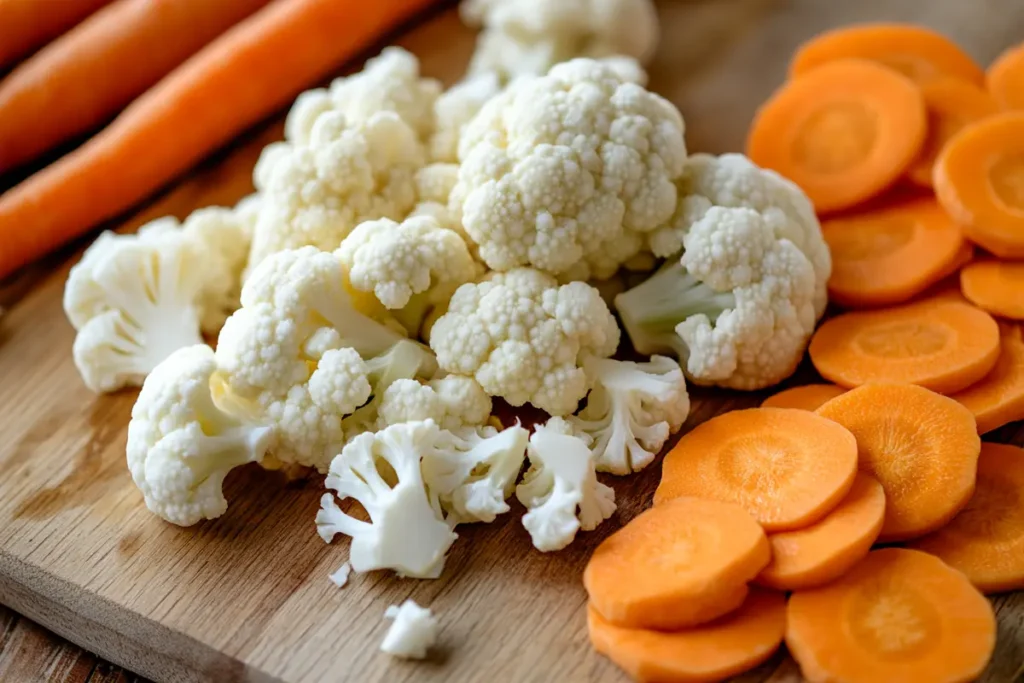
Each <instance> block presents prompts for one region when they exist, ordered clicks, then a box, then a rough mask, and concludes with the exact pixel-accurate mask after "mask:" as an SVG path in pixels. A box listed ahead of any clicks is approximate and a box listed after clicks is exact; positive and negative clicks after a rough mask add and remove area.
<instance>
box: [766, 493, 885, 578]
mask: <svg viewBox="0 0 1024 683" xmlns="http://www.w3.org/2000/svg"><path fill="white" fill-rule="evenodd" d="M884 519H885V492H884V491H883V490H882V485H881V484H879V483H878V481H877V480H875V479H874V478H873V477H871V476H869V475H867V474H863V473H860V474H858V475H857V478H856V479H855V480H854V482H853V488H851V489H850V492H849V493H848V494H846V498H844V499H843V501H842V502H841V503H839V505H838V506H837V507H836V509H835V510H833V511H832V512H830V513H829V514H828V516H827V517H825V519H823V520H821V521H820V522H818V523H817V524H812V525H811V526H809V527H807V528H806V529H798V530H796V531H785V532H783V533H780V534H771V535H769V536H768V543H769V544H771V547H772V561H771V564H769V565H768V566H767V567H765V568H764V570H763V571H762V572H761V573H760V574H758V576H757V579H755V582H756V583H759V584H761V585H763V586H768V587H769V588H777V589H779V590H789V591H791V590H798V589H803V588H813V587H815V586H821V585H823V584H826V583H828V582H830V581H834V580H835V579H838V578H839V577H840V576H842V575H843V574H845V573H846V572H847V571H848V570H849V569H850V567H852V566H853V565H855V564H856V563H857V562H859V561H860V560H861V559H863V558H864V556H865V555H867V554H868V551H869V550H871V544H872V543H874V542H875V539H876V538H878V533H879V532H880V531H881V530H882V521H883V520H884Z"/></svg>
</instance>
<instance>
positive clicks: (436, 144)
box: [429, 72, 501, 163]
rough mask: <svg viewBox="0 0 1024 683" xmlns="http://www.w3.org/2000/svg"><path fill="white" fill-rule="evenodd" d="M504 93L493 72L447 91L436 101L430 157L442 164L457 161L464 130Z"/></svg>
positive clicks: (477, 75)
mask: <svg viewBox="0 0 1024 683" xmlns="http://www.w3.org/2000/svg"><path fill="white" fill-rule="evenodd" d="M500 91H501V82H500V81H499V80H498V75H497V74H496V73H493V72H485V73H480V74H476V75H475V76H470V77H469V78H467V79H466V80H464V81H460V82H459V83H456V84H455V85H453V86H452V87H450V88H449V89H448V90H446V91H444V93H442V94H441V96H440V97H438V98H437V101H435V102H434V131H433V133H432V134H431V136H430V142H429V147H430V158H431V159H433V160H434V161H440V162H449V163H455V162H457V161H458V160H459V138H460V137H461V135H462V129H463V128H464V127H465V125H466V124H467V123H469V121H470V120H471V119H472V118H473V117H474V116H476V113H477V112H478V111H480V108H481V107H482V106H484V103H485V102H486V101H487V100H489V99H491V98H492V97H494V96H495V95H497V94H498V93H499V92H500Z"/></svg>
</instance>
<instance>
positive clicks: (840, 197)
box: [747, 59, 927, 213]
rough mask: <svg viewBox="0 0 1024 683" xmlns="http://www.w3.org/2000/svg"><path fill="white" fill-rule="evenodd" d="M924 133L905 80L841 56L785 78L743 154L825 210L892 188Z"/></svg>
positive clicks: (916, 93) (916, 94)
mask: <svg viewBox="0 0 1024 683" xmlns="http://www.w3.org/2000/svg"><path fill="white" fill-rule="evenodd" d="M926 130H927V117H926V116H925V107H924V98H923V97H922V96H921V91H920V90H919V89H918V88H917V86H916V85H914V83H913V81H911V80H910V79H908V78H906V77H905V76H901V75H900V74H898V73H896V72H895V71H892V70H891V69H887V68H885V67H884V66H880V65H878V64H875V63H873V62H869V61H866V60H853V59H851V60H842V61H837V62H832V63H829V64H826V65H825V66H822V67H821V68H819V69H814V70H813V71H810V72H808V73H806V74H804V75H801V76H800V77H799V78H796V79H795V80H792V81H789V82H788V83H786V84H784V85H783V86H782V88H781V89H779V90H778V91H776V92H775V94H774V95H772V96H771V98H770V99H769V100H768V101H767V102H765V103H764V104H763V105H762V106H761V108H760V109H759V110H758V112H757V114H756V115H755V116H754V122H753V124H752V125H751V129H750V133H749V137H748V138H747V156H749V157H750V158H751V160H752V161H753V162H754V163H756V164H758V165H759V166H763V167H765V168H770V169H772V170H775V171H778V172H779V173H781V174H782V175H784V176H786V177H787V178H789V179H790V180H792V181H793V182H795V183H796V184H797V185H799V186H800V188H801V189H802V190H803V191H804V192H806V193H807V196H808V197H810V199H811V202H812V203H813V204H814V208H815V209H816V210H817V211H818V212H819V213H827V212H830V211H837V210H839V209H845V208H849V207H851V206H853V205H855V204H859V203H860V202H863V201H865V200H867V199H869V198H870V197H873V196H874V195H877V194H879V193H880V192H881V191H882V190H884V189H886V188H887V187H889V186H890V185H892V184H893V183H894V182H895V181H896V180H897V179H898V178H899V177H900V176H902V175H903V174H904V172H905V171H906V170H907V168H909V167H910V164H911V163H912V162H913V160H914V158H915V157H916V156H917V154H918V152H920V150H921V146H922V145H923V144H924V138H925V132H926Z"/></svg>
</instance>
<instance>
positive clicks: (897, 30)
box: [789, 23, 985, 85]
mask: <svg viewBox="0 0 1024 683" xmlns="http://www.w3.org/2000/svg"><path fill="white" fill-rule="evenodd" d="M851 57H854V58H860V59H870V60H871V61H874V62H880V63H881V64H884V65H885V66H887V67H889V68H890V69H895V70H896V71H899V72H900V73H901V74H903V75H904V76H906V77H908V78H911V79H913V80H915V81H917V82H919V83H925V82H928V81H931V80H933V79H935V78H939V77H942V76H948V77H952V78H959V79H960V80H964V81H968V82H970V83H974V84H976V85H981V84H982V83H983V82H984V79H985V74H984V72H982V70H981V67H980V66H978V64H977V63H976V62H975V61H974V60H973V59H971V57H970V56H969V55H968V54H967V53H966V52H964V51H963V50H961V49H960V48H959V47H958V46H957V44H956V43H954V42H953V41H951V40H950V39H949V38H947V37H946V36H944V35H942V34H940V33H936V32H935V31H932V30H931V29H928V28H925V27H924V26H914V25H911V24H882V23H876V24H859V25H854V26H846V27H844V28H839V29H835V30H832V31H826V32H825V33H822V34H819V35H818V36H816V37H815V38H812V39H811V40H810V41H808V42H806V43H804V44H803V45H802V46H800V48H798V49H797V51H796V54H795V55H793V60H792V61H791V62H790V64H789V74H790V76H791V77H795V76H800V75H802V74H805V73H807V72H808V71H811V70H813V69H817V68H819V67H820V66H821V65H822V64H828V63H830V62H834V61H836V60H838V59H848V58H851Z"/></svg>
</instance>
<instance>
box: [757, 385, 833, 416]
mask: <svg viewBox="0 0 1024 683" xmlns="http://www.w3.org/2000/svg"><path fill="white" fill-rule="evenodd" d="M844 391H846V389H843V388H842V387H838V386H836V385H835V384H805V385H803V386H799V387H792V388H790V389H786V390H784V391H780V392H779V393H777V394H774V395H772V396H769V397H768V398H766V399H765V400H764V401H762V402H761V407H762V408H796V409H797V410H817V409H818V408H820V407H821V405H822V404H823V403H825V402H826V401H829V400H831V399H833V398H835V397H836V396H838V395H839V394H841V393H843V392H844Z"/></svg>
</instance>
